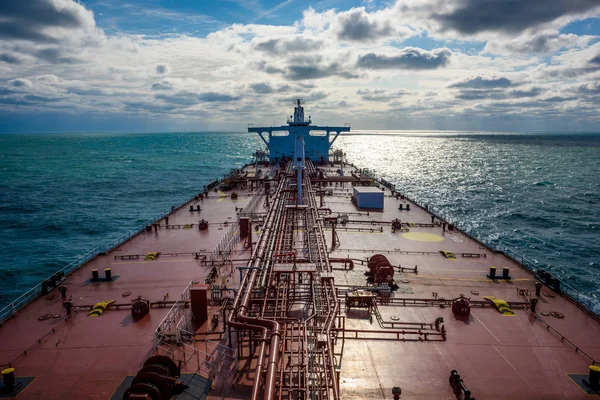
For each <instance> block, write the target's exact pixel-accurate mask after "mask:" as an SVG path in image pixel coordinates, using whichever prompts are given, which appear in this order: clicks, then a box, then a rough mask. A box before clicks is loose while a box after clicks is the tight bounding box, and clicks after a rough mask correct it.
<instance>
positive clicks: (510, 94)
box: [455, 87, 543, 100]
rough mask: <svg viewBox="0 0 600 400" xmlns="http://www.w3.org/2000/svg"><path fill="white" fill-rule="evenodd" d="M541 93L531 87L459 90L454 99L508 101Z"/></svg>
mask: <svg viewBox="0 0 600 400" xmlns="http://www.w3.org/2000/svg"><path fill="white" fill-rule="evenodd" d="M542 93H543V89H542V88H540V87H531V88H529V89H523V90H506V89H505V88H503V87H490V88H483V87H481V88H477V89H471V88H469V89H461V90H460V91H459V94H458V95H457V96H456V97H455V98H456V99H460V100H508V99H520V98H526V97H536V96H538V95H540V94H542Z"/></svg>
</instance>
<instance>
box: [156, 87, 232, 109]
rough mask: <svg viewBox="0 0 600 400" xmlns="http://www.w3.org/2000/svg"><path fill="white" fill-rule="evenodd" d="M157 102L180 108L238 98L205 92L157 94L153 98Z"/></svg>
mask: <svg viewBox="0 0 600 400" xmlns="http://www.w3.org/2000/svg"><path fill="white" fill-rule="evenodd" d="M154 97H155V98H156V99H158V100H163V101H165V102H167V103H171V104H176V105H180V106H186V107H189V106H194V105H196V104H199V103H202V102H207V103H212V102H219V101H224V102H226V101H234V100H239V99H240V97H235V96H230V95H228V94H224V93H216V92H206V93H192V92H186V91H181V92H177V93H174V94H157V95H155V96H154Z"/></svg>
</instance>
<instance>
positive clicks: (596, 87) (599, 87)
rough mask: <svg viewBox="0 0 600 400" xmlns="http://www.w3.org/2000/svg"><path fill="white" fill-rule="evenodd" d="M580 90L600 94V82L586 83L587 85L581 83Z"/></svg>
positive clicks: (580, 91)
mask: <svg viewBox="0 0 600 400" xmlns="http://www.w3.org/2000/svg"><path fill="white" fill-rule="evenodd" d="M578 92H579V93H581V94H590V95H597V94H600V82H596V83H586V84H585V85H581V86H580V87H579V90H578Z"/></svg>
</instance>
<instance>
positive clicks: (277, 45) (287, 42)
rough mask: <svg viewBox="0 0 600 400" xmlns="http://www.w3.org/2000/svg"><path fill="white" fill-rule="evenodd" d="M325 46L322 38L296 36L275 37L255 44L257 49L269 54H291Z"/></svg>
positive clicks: (315, 49)
mask: <svg viewBox="0 0 600 400" xmlns="http://www.w3.org/2000/svg"><path fill="white" fill-rule="evenodd" d="M322 46H323V41H322V40H314V39H310V38H303V37H294V38H291V39H285V38H274V39H268V40H264V41H259V42H257V43H255V44H254V48H255V49H256V50H259V51H262V52H264V53H268V54H278V55H281V54H290V53H299V52H313V51H317V50H319V49H320V48H321V47H322Z"/></svg>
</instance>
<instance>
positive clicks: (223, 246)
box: [208, 222, 240, 262]
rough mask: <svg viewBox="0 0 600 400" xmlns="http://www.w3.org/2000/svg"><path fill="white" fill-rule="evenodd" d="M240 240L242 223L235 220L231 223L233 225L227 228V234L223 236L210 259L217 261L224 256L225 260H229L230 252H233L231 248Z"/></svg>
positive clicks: (210, 260)
mask: <svg viewBox="0 0 600 400" xmlns="http://www.w3.org/2000/svg"><path fill="white" fill-rule="evenodd" d="M239 242H240V225H239V224H238V223H237V222H234V223H233V224H231V227H230V228H229V229H228V230H227V232H226V233H225V235H224V236H223V237H222V238H221V241H220V242H219V243H218V244H217V246H216V247H215V249H214V250H213V252H212V253H211V254H210V256H209V257H208V261H209V262H213V261H217V260H218V259H219V257H223V260H227V259H228V258H229V254H230V253H231V249H232V248H233V246H235V245H236V244H237V243H239Z"/></svg>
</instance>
